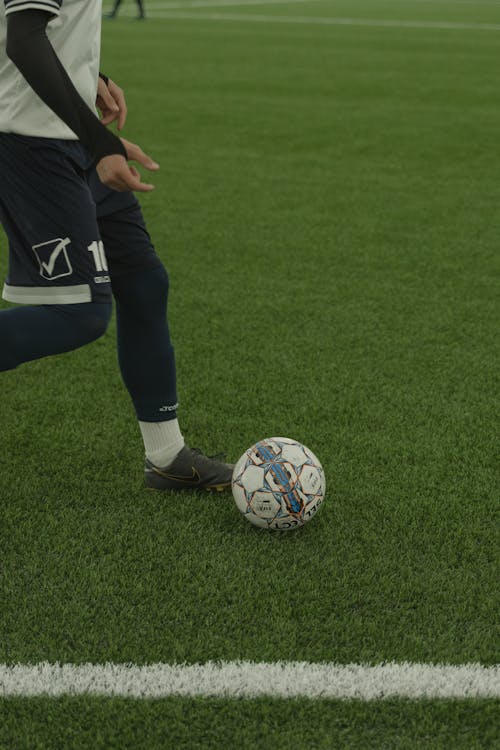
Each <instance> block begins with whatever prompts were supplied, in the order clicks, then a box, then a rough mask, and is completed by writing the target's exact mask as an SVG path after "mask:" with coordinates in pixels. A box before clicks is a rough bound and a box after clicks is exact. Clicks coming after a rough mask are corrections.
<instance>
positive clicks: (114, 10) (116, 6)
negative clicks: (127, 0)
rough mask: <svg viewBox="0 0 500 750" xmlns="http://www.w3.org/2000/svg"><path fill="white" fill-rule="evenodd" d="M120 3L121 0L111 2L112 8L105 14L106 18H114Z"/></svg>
mask: <svg viewBox="0 0 500 750" xmlns="http://www.w3.org/2000/svg"><path fill="white" fill-rule="evenodd" d="M121 4H122V0H115V1H114V3H113V8H112V10H111V11H110V12H109V13H108V14H107V15H106V18H114V17H115V16H116V14H117V13H118V8H119V7H120V5H121Z"/></svg>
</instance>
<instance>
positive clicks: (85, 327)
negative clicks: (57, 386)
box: [0, 302, 111, 371]
mask: <svg viewBox="0 0 500 750" xmlns="http://www.w3.org/2000/svg"><path fill="white" fill-rule="evenodd" d="M110 316H111V304H110V303H102V302H87V303H84V304H81V305H35V306H26V307H15V308H11V309H8V310H2V311H0V371H4V370H13V369H14V368H15V367H18V366H19V365H21V364H23V363H24V362H30V361H32V360H35V359H41V358H42V357H48V356H50V355H53V354H62V352H69V351H71V350H73V349H77V348H78V347H80V346H84V345H85V344H89V343H90V342H91V341H95V339H98V338H99V337H100V336H102V335H103V333H104V332H105V331H106V328H107V326H108V323H109V319H110Z"/></svg>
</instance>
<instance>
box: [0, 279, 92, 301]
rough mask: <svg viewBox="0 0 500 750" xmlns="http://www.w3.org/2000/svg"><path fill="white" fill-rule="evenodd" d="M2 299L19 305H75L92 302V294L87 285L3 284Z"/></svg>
mask: <svg viewBox="0 0 500 750" xmlns="http://www.w3.org/2000/svg"><path fill="white" fill-rule="evenodd" d="M2 299H4V300H5V301H6V302H16V303H18V304H20V305H75V304H82V303H84V302H92V293H91V291H90V286H89V285H88V284H77V285H74V286H57V287H46V286H11V285H10V284H4V287H3V292H2Z"/></svg>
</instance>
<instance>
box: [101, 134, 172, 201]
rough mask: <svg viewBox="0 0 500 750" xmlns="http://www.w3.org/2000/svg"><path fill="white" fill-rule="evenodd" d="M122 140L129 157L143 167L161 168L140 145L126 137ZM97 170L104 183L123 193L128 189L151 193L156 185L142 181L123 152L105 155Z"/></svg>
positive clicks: (154, 169) (152, 169)
mask: <svg viewBox="0 0 500 750" xmlns="http://www.w3.org/2000/svg"><path fill="white" fill-rule="evenodd" d="M121 142H122V143H123V145H124V146H125V150H126V152H127V157H128V158H129V159H131V160H132V161H136V162H138V163H139V164H142V166H143V167H146V169H149V170H150V171H152V172H156V171H157V170H158V169H159V168H160V165H159V164H157V163H156V162H155V161H153V160H152V159H151V157H150V156H148V155H147V154H145V153H144V151H143V150H142V148H140V146H137V144H135V143H131V142H130V141H126V140H125V138H121ZM96 170H97V174H98V176H99V179H100V180H101V182H102V183H104V184H105V185H107V186H108V187H110V188H112V189H113V190H118V191H119V192H121V193H123V192H126V191H128V190H132V191H134V192H139V193H149V192H151V190H154V185H151V184H149V183H145V182H142V180H141V176H140V174H139V172H138V171H137V169H136V168H135V167H132V166H130V164H128V162H127V160H126V159H125V157H123V156H122V155H121V154H112V155H111V156H105V157H103V158H102V159H101V160H100V161H99V162H98V164H97V167H96Z"/></svg>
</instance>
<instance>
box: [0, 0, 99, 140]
mask: <svg viewBox="0 0 500 750" xmlns="http://www.w3.org/2000/svg"><path fill="white" fill-rule="evenodd" d="M0 2H1V0H0ZM2 6H3V7H0V133H19V134H20V135H32V136H41V137H42V138H63V139H65V140H78V137H77V136H76V135H75V133H73V131H72V130H71V129H70V128H69V127H68V126H67V125H66V124H65V123H64V122H63V121H62V120H61V119H60V118H59V117H58V116H57V115H56V114H54V112H53V111H52V110H51V109H50V107H47V105H46V104H44V103H43V102H42V100H41V99H40V98H39V97H38V96H37V94H35V92H34V91H33V89H32V88H31V86H29V84H28V83H26V81H25V79H24V77H23V76H22V75H21V73H20V72H19V70H18V69H17V68H16V66H15V65H14V63H13V62H11V60H9V58H8V57H7V54H6V52H5V40H6V31H7V18H6V17H7V16H8V15H10V14H11V13H22V12H23V11H24V10H29V9H32V10H46V11H49V12H50V13H52V14H54V16H55V17H54V18H52V20H51V21H50V22H49V24H48V26H47V36H48V38H49V40H50V43H51V44H52V46H53V48H54V50H55V52H56V54H57V56H58V58H59V59H60V61H61V62H62V64H63V65H64V67H65V69H66V71H67V73H68V75H69V77H70V78H71V80H72V82H73V85H74V86H75V88H76V90H77V91H78V93H79V94H80V96H81V97H82V99H83V100H84V101H85V102H86V104H87V105H88V106H89V107H90V108H91V109H92V111H93V112H95V101H96V94H97V81H98V75H99V57H100V48H101V14H102V0H3V2H2Z"/></svg>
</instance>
